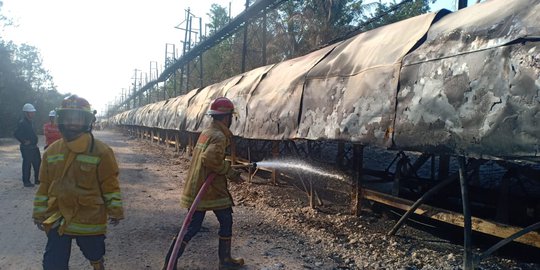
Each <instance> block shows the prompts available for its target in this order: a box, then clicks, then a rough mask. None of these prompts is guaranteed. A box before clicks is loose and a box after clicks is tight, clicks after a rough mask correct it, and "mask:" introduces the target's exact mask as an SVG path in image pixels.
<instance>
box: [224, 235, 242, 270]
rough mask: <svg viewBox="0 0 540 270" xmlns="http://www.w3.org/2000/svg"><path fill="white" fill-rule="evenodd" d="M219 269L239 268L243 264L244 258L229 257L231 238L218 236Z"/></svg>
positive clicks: (230, 269)
mask: <svg viewBox="0 0 540 270" xmlns="http://www.w3.org/2000/svg"><path fill="white" fill-rule="evenodd" d="M218 254H219V270H232V269H240V268H241V267H242V266H243V265H244V259H242V258H231V238H230V237H219V249H218Z"/></svg>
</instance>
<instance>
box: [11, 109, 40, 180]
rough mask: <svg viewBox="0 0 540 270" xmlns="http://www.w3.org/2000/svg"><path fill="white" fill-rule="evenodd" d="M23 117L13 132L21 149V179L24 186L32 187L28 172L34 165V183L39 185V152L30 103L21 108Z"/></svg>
mask: <svg viewBox="0 0 540 270" xmlns="http://www.w3.org/2000/svg"><path fill="white" fill-rule="evenodd" d="M22 111H23V114H24V117H23V118H22V119H21V120H20V121H19V123H18V125H17V129H16V130H15V133H14V134H13V135H14V136H15V138H16V139H17V140H18V141H19V143H20V146H19V149H20V150H21V156H22V159H23V162H22V181H23V185H24V186H25V187H33V186H34V184H32V183H31V182H30V173H31V169H32V167H34V183H36V185H39V178H38V176H39V166H40V165H41V153H40V152H39V148H38V146H37V143H38V137H37V135H36V131H35V129H34V124H33V122H32V119H33V118H34V115H35V114H36V108H34V105H32V104H30V103H26V104H24V105H23V108H22Z"/></svg>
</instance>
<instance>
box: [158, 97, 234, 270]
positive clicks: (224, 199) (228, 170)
mask: <svg viewBox="0 0 540 270" xmlns="http://www.w3.org/2000/svg"><path fill="white" fill-rule="evenodd" d="M233 113H234V105H233V103H232V102H231V101H230V100H229V99H227V98H225V97H221V98H217V99H216V100H214V101H213V102H212V104H211V105H210V110H209V111H208V113H207V114H208V115H210V116H211V117H212V118H213V121H212V123H211V124H210V126H209V127H207V128H206V129H204V130H203V131H202V132H201V135H199V139H198V140H197V144H196V146H195V149H194V151H193V158H192V160H191V166H190V168H189V172H188V175H187V177H186V179H185V183H184V190H183V192H182V197H181V201H180V204H181V206H182V207H186V208H190V207H191V205H192V203H193V200H194V199H195V197H196V196H197V193H198V192H199V189H200V188H201V186H202V185H203V183H204V182H205V180H206V178H207V177H208V175H210V174H211V173H215V174H216V176H215V178H214V181H213V182H212V184H211V185H210V187H209V188H208V190H207V191H206V193H205V194H204V196H203V197H202V199H201V201H200V203H199V204H198V205H197V209H196V211H195V213H194V214H193V218H192V220H191V223H190V224H189V226H188V229H187V232H186V235H185V237H184V239H182V240H183V241H182V244H181V246H180V250H179V253H178V257H179V256H180V255H182V253H183V252H184V249H185V248H186V245H187V243H188V242H189V240H191V238H193V237H194V236H195V235H196V234H197V232H199V230H200V229H201V226H202V222H203V220H204V216H205V213H206V211H213V212H214V214H215V216H216V217H217V219H218V221H219V225H220V226H219V231H218V235H219V246H218V255H219V269H238V268H240V267H242V265H244V260H243V259H240V258H232V257H231V237H232V224H233V218H232V213H233V211H232V206H233V205H234V204H233V200H232V197H231V194H230V193H229V190H228V187H227V180H231V181H241V178H240V172H238V171H236V170H234V169H233V168H232V167H231V163H230V162H229V161H226V160H225V149H226V148H227V147H228V146H229V144H230V142H231V137H232V133H231V131H230V130H229V127H230V125H231V123H232V119H233ZM169 257H170V254H168V255H167V260H168V259H169ZM178 257H177V258H174V260H175V262H177V260H178ZM175 269H176V264H175Z"/></svg>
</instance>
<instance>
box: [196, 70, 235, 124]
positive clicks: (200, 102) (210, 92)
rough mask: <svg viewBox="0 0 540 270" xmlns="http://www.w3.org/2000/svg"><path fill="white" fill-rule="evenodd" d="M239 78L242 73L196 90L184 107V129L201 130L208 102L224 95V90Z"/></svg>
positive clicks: (208, 105)
mask: <svg viewBox="0 0 540 270" xmlns="http://www.w3.org/2000/svg"><path fill="white" fill-rule="evenodd" d="M241 79H242V75H238V76H235V77H232V78H229V79H227V80H224V81H221V82H219V83H216V84H212V85H209V86H207V87H205V88H203V89H201V90H199V91H197V93H196V94H195V95H193V98H191V99H190V102H189V105H188V107H187V109H186V131H189V132H201V131H202V129H203V128H204V127H205V124H203V121H204V120H205V119H204V118H207V117H205V116H206V112H207V111H208V108H209V107H210V103H212V101H213V100H214V99H216V98H218V97H222V96H224V95H225V92H226V91H227V90H228V89H229V88H231V87H232V86H234V85H235V84H237V83H238V82H239V81H240V80H241Z"/></svg>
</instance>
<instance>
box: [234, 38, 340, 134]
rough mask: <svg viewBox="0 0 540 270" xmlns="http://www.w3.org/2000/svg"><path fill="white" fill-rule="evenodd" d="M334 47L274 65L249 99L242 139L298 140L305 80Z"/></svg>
mask: <svg viewBox="0 0 540 270" xmlns="http://www.w3.org/2000/svg"><path fill="white" fill-rule="evenodd" d="M334 47H335V45H332V46H328V47H325V48H323V49H320V50H317V51H314V52H312V53H310V54H307V55H305V56H302V57H298V58H294V59H290V60H287V61H284V62H281V63H279V64H276V65H274V66H273V67H272V68H271V69H270V70H268V71H267V73H266V76H265V77H264V78H263V79H262V80H261V81H260V83H259V85H258V86H257V88H255V89H254V90H253V91H252V93H251V97H250V99H249V102H248V104H247V107H246V111H247V119H246V123H245V129H244V132H243V134H242V135H241V136H242V137H244V138H249V139H261V140H282V139H291V138H294V137H295V136H296V132H297V130H298V117H299V113H300V103H301V98H302V88H303V84H304V77H305V76H306V74H307V72H308V71H309V70H310V69H311V68H312V67H313V66H314V65H315V64H316V63H317V62H319V61H320V60H321V59H322V58H323V57H324V56H325V55H326V54H327V53H328V52H329V51H331V50H332V49H333V48H334Z"/></svg>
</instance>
